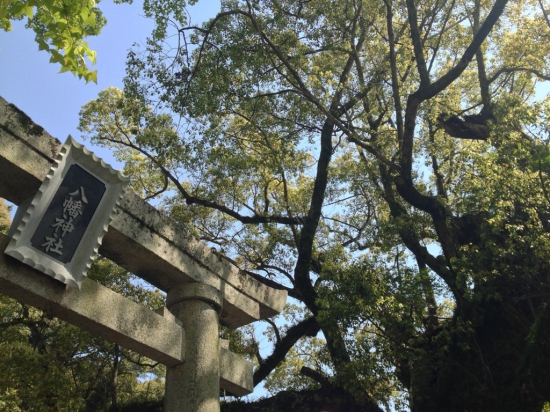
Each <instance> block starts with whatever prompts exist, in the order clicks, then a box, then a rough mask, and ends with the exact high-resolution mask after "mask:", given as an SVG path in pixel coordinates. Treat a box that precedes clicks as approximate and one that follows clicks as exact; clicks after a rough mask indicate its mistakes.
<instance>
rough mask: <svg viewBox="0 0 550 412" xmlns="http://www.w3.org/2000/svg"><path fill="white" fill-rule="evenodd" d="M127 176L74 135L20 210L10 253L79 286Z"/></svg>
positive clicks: (16, 216)
mask: <svg viewBox="0 0 550 412" xmlns="http://www.w3.org/2000/svg"><path fill="white" fill-rule="evenodd" d="M126 180H127V179H125V178H124V177H123V176H122V175H121V174H120V173H119V172H117V171H116V170H114V169H112V168H111V167H110V166H109V165H107V164H105V163H104V162H103V161H102V160H101V159H99V158H97V157H96V156H95V155H94V154H93V153H91V152H90V151H88V150H87V149H86V148H85V147H84V146H82V145H80V144H78V143H77V142H76V141H74V139H73V138H72V137H70V136H69V138H68V139H67V141H66V142H65V145H64V146H63V147H62V149H61V151H60V153H59V156H58V157H57V159H56V164H55V165H54V166H53V167H52V168H51V169H50V171H49V172H48V175H47V176H46V179H45V180H44V182H43V183H42V186H41V187H40V189H39V191H38V193H37V194H36V195H35V196H34V198H32V199H30V200H29V201H27V202H25V203H24V204H22V205H21V206H20V207H19V208H18V210H17V213H16V215H15V218H14V221H13V223H12V228H11V229H10V235H11V236H12V239H11V241H10V243H9V245H8V247H7V248H6V252H5V253H6V254H8V255H10V256H13V257H15V258H16V259H19V260H20V261H22V262H24V263H26V264H28V265H30V266H32V267H34V268H35V269H38V270H40V271H41V272H44V273H46V274H48V275H50V276H52V277H54V278H55V279H58V280H60V281H61V282H64V283H66V284H67V285H70V286H73V287H77V288H80V284H81V282H82V279H83V278H84V276H86V272H87V270H88V268H89V266H90V263H91V259H92V257H93V256H94V255H95V253H97V249H98V247H99V245H100V244H101V240H102V239H103V236H104V235H105V233H106V232H107V228H108V226H109V223H110V221H111V219H112V214H113V212H114V210H115V208H116V205H117V203H118V201H119V200H120V198H121V196H122V193H123V191H124V188H125V187H126Z"/></svg>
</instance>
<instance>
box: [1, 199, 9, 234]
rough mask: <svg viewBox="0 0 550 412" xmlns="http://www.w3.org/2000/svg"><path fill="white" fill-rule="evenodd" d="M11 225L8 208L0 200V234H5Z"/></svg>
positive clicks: (2, 200)
mask: <svg viewBox="0 0 550 412" xmlns="http://www.w3.org/2000/svg"><path fill="white" fill-rule="evenodd" d="M10 225H11V217H10V208H9V207H8V205H7V204H6V202H5V201H4V199H0V233H7V232H8V229H9V228H10Z"/></svg>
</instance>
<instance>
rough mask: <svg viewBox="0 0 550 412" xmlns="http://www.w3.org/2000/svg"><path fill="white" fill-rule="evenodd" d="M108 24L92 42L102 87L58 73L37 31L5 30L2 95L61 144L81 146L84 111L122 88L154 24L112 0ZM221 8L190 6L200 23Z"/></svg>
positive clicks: (105, 7)
mask: <svg viewBox="0 0 550 412" xmlns="http://www.w3.org/2000/svg"><path fill="white" fill-rule="evenodd" d="M99 6H100V8H101V10H102V11H103V13H104V15H105V17H106V18H107V25H106V26H105V27H104V28H103V31H102V33H101V34H100V35H99V36H97V37H91V38H89V39H88V41H89V43H90V47H91V48H92V49H93V50H95V51H97V53H98V55H97V64H96V65H95V66H93V68H96V69H97V70H98V83H97V84H94V83H88V84H86V83H85V82H84V81H83V80H78V79H77V78H76V77H74V76H73V75H72V74H70V73H63V74H59V68H60V67H59V66H58V65H54V64H50V63H49V55H48V54H47V53H46V52H44V51H38V45H37V44H36V43H35V41H34V33H33V32H32V31H31V30H27V29H25V24H24V21H20V22H15V23H14V29H13V31H11V32H8V33H6V32H4V31H0V96H2V97H3V98H4V99H6V100H7V101H8V102H10V103H13V104H15V105H16V106H17V107H19V108H20V109H21V110H23V111H24V112H25V113H27V115H28V116H29V117H30V118H31V119H33V120H34V121H35V122H36V123H37V124H39V125H40V126H42V127H43V128H44V129H45V130H46V131H48V132H49V133H50V134H51V135H52V136H55V137H57V138H58V139H59V140H61V141H62V142H64V141H65V139H66V138H67V136H68V135H69V134H70V135H72V136H73V137H74V138H75V139H76V140H78V141H79V142H81V143H82V142H83V141H82V139H81V137H80V132H79V131H78V130H77V126H78V112H79V110H80V107H81V106H82V105H84V104H85V103H87V102H88V101H90V100H91V99H94V98H96V97H97V94H98V92H99V91H100V90H103V89H105V88H107V87H109V86H115V87H119V88H122V79H123V77H124V70H125V61H126V55H127V53H128V50H129V49H130V48H131V47H132V44H134V43H142V44H143V43H144V42H145V40H146V38H147V36H148V35H149V34H150V33H151V30H152V28H153V22H152V21H151V20H149V19H146V18H145V17H143V12H142V9H141V1H135V2H134V4H132V5H128V4H120V5H116V4H114V3H113V2H112V1H111V0H108V1H103V2H101V3H100V4H99ZM219 10H220V3H219V1H218V0H203V1H202V2H201V1H199V3H198V4H197V5H196V6H194V7H192V8H190V14H191V18H192V21H193V22H194V23H197V22H199V21H203V20H205V19H207V18H209V17H213V16H214V15H215V14H216V12H218V11H219ZM85 144H86V146H87V147H88V148H90V149H92V150H93V151H95V152H96V153H97V154H98V155H99V156H100V157H102V158H104V160H105V161H107V163H111V164H112V165H113V166H116V167H117V168H120V167H121V166H120V165H116V162H115V161H114V159H113V158H112V157H111V156H110V154H109V153H108V152H107V151H105V150H102V149H94V148H91V145H90V143H89V142H85Z"/></svg>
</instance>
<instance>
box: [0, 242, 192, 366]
mask: <svg viewBox="0 0 550 412" xmlns="http://www.w3.org/2000/svg"><path fill="white" fill-rule="evenodd" d="M8 241H9V238H8V237H7V236H5V235H0V292H2V293H3V294H6V295H9V296H11V297H13V298H14V299H17V300H19V301H21V302H24V303H26V304H29V305H31V306H34V307H36V308H38V309H41V310H43V311H44V312H47V313H49V314H52V315H53V316H56V317H58V318H59V319H62V320H65V321H67V322H69V323H72V324H74V325H76V326H78V327H80V328H82V329H84V330H86V331H88V332H91V333H94V334H96V335H98V336H102V337H104V338H106V339H109V340H111V341H113V342H115V343H118V344H120V345H121V346H124V347H126V348H128V349H131V350H134V351H136V352H138V353H141V354H142V355H145V356H147V357H149V358H151V359H153V360H155V361H158V362H161V363H163V364H165V365H177V364H181V363H182V359H183V352H182V339H183V336H184V333H183V329H182V327H181V325H179V324H178V323H177V322H176V321H175V319H169V318H168V319H167V318H164V317H163V316H161V315H158V314H156V313H154V312H152V311H150V310H148V309H147V308H145V307H143V306H141V305H138V304H137V303H135V302H133V301H131V300H129V299H127V298H125V297H123V296H121V295H119V294H118V293H116V292H113V291H112V290H111V289H109V288H106V287H104V286H102V285H100V284H99V283H96V282H94V281H92V280H90V279H88V278H86V279H84V281H83V282H82V289H81V291H78V289H74V288H70V287H67V286H66V285H64V284H63V283H60V282H59V281H56V280H55V279H53V278H50V277H49V276H47V275H44V274H42V273H40V272H38V271H36V270H34V269H32V268H31V267H29V266H27V265H25V264H22V263H21V262H19V261H17V260H15V259H13V258H11V257H9V256H7V255H5V254H4V249H5V248H6V246H7V244H8Z"/></svg>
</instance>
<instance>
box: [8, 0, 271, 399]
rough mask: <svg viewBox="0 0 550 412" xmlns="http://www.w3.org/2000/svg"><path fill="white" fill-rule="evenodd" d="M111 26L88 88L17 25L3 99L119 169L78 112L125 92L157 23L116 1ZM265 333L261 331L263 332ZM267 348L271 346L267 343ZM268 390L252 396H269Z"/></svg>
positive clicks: (106, 5) (96, 46)
mask: <svg viewBox="0 0 550 412" xmlns="http://www.w3.org/2000/svg"><path fill="white" fill-rule="evenodd" d="M99 6H100V8H101V10H102V11H103V13H104V15H105V17H106V18H107V25H106V26H105V27H104V28H103V31H102V33H101V34H100V35H99V36H97V37H91V38H89V39H88V41H89V43H90V47H91V48H92V50H95V51H97V53H98V54H97V64H96V65H95V66H93V68H95V69H97V70H98V83H97V84H94V83H88V84H86V83H85V82H84V81H83V80H78V78H76V77H74V76H73V75H72V74H70V73H62V74H59V69H60V67H59V66H58V65H54V64H50V63H49V55H48V54H47V53H46V52H44V51H38V45H37V44H36V42H35V41H34V33H33V32H32V31H31V30H27V29H25V23H24V22H23V21H22V22H15V23H14V29H13V31H11V32H8V33H6V32H4V31H1V30H0V96H2V97H3V98H4V99H6V100H7V101H8V102H9V103H13V104H15V105H16V106H17V107H18V108H19V109H21V110H23V111H24V112H25V113H26V114H27V115H28V116H29V117H30V118H31V119H32V120H33V121H34V122H35V123H37V124H39V125H40V126H42V127H43V128H44V129H45V130H46V131H47V132H48V133H50V134H51V135H52V136H54V137H57V138H58V139H59V140H60V141H62V142H64V141H65V139H66V138H67V136H68V135H69V134H70V135H72V136H73V137H74V138H75V139H76V140H78V141H79V142H81V143H84V144H85V145H86V147H88V148H89V149H90V150H92V151H94V152H95V153H96V154H97V155H98V156H99V157H101V158H103V159H104V160H105V161H106V162H107V163H109V164H111V165H112V166H113V167H115V168H117V169H119V168H121V167H122V165H120V164H117V163H116V162H115V160H114V159H113V157H112V156H111V155H110V154H109V152H108V151H107V150H105V149H101V148H94V147H92V145H91V144H90V142H84V141H83V140H82V138H81V136H80V132H79V131H78V130H77V126H78V112H79V111H80V108H81V106H82V105H84V104H85V103H87V102H89V101H90V100H92V99H94V98H96V97H97V94H98V92H99V91H100V90H103V89H105V88H107V87H109V86H115V87H119V88H122V79H123V77H124V71H125V61H126V55H127V53H128V50H129V49H130V48H131V47H132V45H133V44H134V43H141V44H143V43H145V40H146V38H147V36H148V35H149V34H150V33H151V30H152V28H153V22H152V21H151V20H148V19H146V18H144V17H143V12H142V9H141V1H139V0H138V1H134V4H132V5H128V4H121V5H115V4H114V3H113V2H112V1H111V0H105V1H103V2H101V3H100V4H99ZM219 10H220V2H219V0H202V1H199V2H198V4H197V5H196V6H194V7H192V8H190V9H189V12H190V15H191V19H192V20H191V21H192V23H193V24H198V23H199V22H202V21H204V20H206V19H208V18H210V17H213V16H214V15H215V14H216V13H217V12H218V11H219ZM257 334H258V335H259V334H261V332H257ZM266 346H269V345H267V343H266ZM266 395H267V393H266V391H265V390H264V389H263V388H261V387H260V388H257V390H256V391H255V392H254V394H253V395H252V396H253V397H257V396H266Z"/></svg>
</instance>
